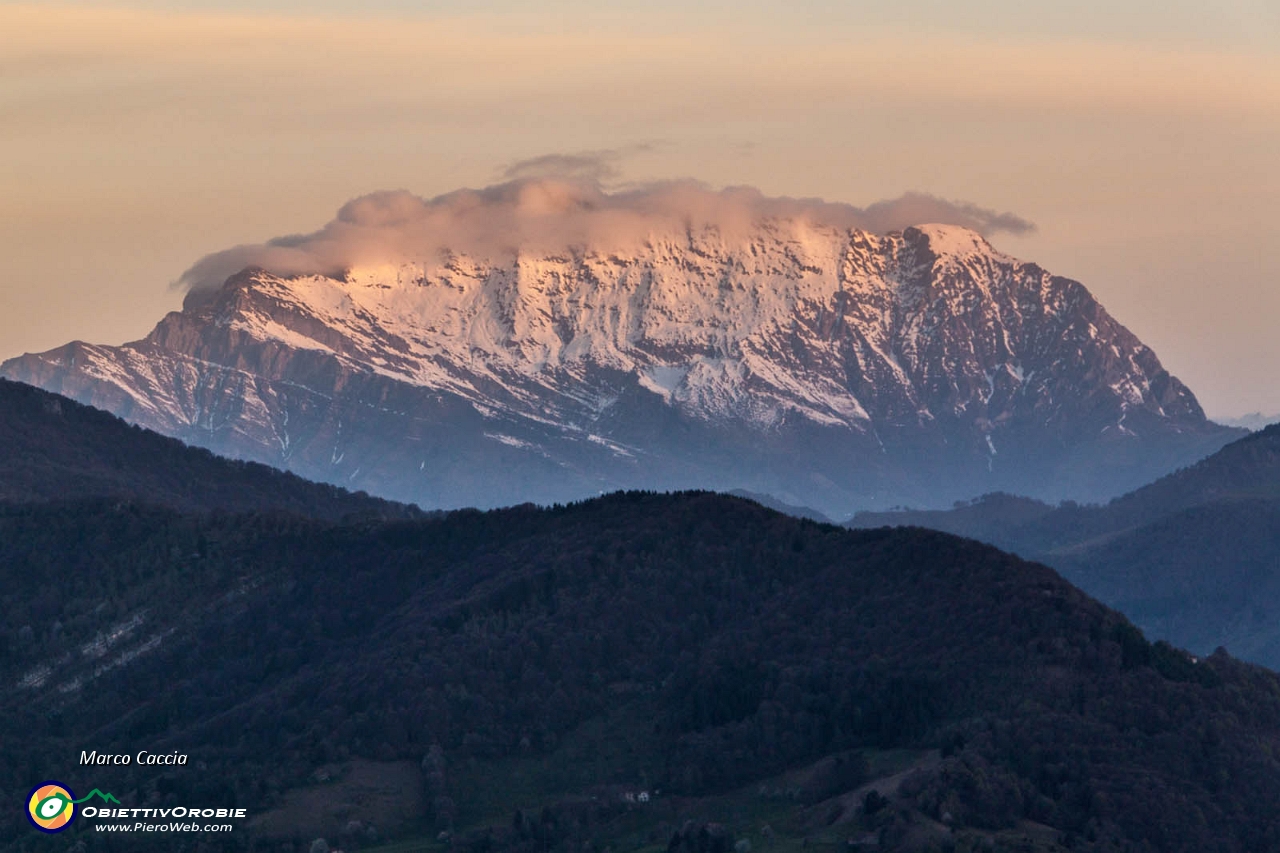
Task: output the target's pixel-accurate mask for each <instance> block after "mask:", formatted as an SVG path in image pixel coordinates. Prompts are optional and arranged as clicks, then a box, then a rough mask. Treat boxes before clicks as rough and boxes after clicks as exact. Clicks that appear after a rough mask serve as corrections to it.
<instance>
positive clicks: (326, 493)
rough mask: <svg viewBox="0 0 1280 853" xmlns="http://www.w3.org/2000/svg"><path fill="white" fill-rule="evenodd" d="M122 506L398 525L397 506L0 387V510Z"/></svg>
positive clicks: (1, 383) (16, 387)
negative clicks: (57, 504)
mask: <svg viewBox="0 0 1280 853" xmlns="http://www.w3.org/2000/svg"><path fill="white" fill-rule="evenodd" d="M91 496H93V497H104V496H111V497H126V498H134V499H137V500H141V501H145V502H148V503H154V504H159V505H163V506H169V507H173V508H176V509H180V510H215V509H216V510H227V511H232V512H249V511H261V510H267V509H275V510H280V511H287V512H293V513H297V514H301V515H307V516H313V517H316V518H326V519H331V520H338V519H341V518H343V517H344V516H347V515H351V514H359V515H377V516H384V517H399V518H403V517H407V516H409V515H412V514H416V511H415V510H411V509H410V508H408V507H405V506H403V505H400V504H394V503H390V502H388V501H383V500H379V499H376V498H371V497H369V496H367V495H365V494H362V493H361V494H353V493H351V492H347V491H344V490H343V489H339V488H336V487H334V486H329V485H321V484H317V483H310V482H308V481H306V480H303V479H302V478H300V477H297V476H294V475H292V474H285V473H283V472H281V471H277V470H275V469H273V468H269V467H267V466H266V465H259V464H257V463H247V462H235V461H232V460H228V459H221V458H219V457H217V456H214V455H213V454H212V453H210V452H209V451H207V450H202V449H199V448H193V447H188V446H187V445H185V444H183V443H182V442H180V441H177V440H175V439H171V438H165V437H164V436H161V435H157V434H156V433H153V432H150V431H148V430H144V429H141V428H139V427H134V426H129V425H128V424H126V423H125V422H124V421H122V420H120V419H119V418H117V417H115V416H114V415H110V414H107V413H106V412H101V411H98V410H97V409H92V408H89V407H88V406H82V405H80V404H79V403H76V402H73V401H71V400H68V399H67V398H65V397H60V396H58V395H56V394H50V393H48V392H46V391H41V390H39V389H37V388H33V387H31V386H29V385H23V384H20V383H17V382H9V381H7V380H3V379H0V501H9V502H23V501H47V500H67V499H72V498H84V497H91Z"/></svg>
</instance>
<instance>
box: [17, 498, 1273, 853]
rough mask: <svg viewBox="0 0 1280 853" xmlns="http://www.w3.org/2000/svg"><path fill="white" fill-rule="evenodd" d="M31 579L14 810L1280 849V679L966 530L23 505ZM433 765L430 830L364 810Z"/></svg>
mask: <svg viewBox="0 0 1280 853" xmlns="http://www.w3.org/2000/svg"><path fill="white" fill-rule="evenodd" d="M87 543H92V545H93V547H91V548H87V547H85V546H86V544H87ZM0 571H2V572H3V577H0V608H2V609H0V616H2V623H3V625H4V626H5V628H4V636H3V641H4V642H3V646H2V647H0V678H3V680H4V683H5V684H7V685H11V686H12V687H11V688H10V689H7V690H6V691H4V692H3V693H2V694H0V697H2V698H0V742H3V743H4V744H5V748H4V749H3V750H0V784H2V786H3V789H4V790H3V797H4V799H5V800H6V801H10V802H12V801H16V800H17V799H19V798H21V796H22V795H23V792H25V791H26V790H28V788H29V787H30V785H32V784H34V782H36V781H39V779H42V778H57V779H60V780H62V781H64V782H66V783H67V784H69V785H71V786H72V787H73V788H75V789H76V790H79V788H84V789H85V790H88V789H89V788H90V787H99V788H102V789H103V790H111V791H113V792H115V793H116V794H117V795H118V796H119V797H120V798H121V799H122V801H124V802H125V803H127V804H129V803H138V804H141V803H144V802H145V803H159V804H165V803H178V802H183V803H186V802H195V801H196V800H197V799H200V798H203V799H204V800H205V801H210V802H213V801H216V802H219V803H221V802H226V801H228V800H233V801H234V802H235V803H236V804H237V805H240V806H244V807H246V808H249V809H251V811H252V814H253V815H255V821H254V822H253V824H252V825H253V829H252V830H250V829H248V828H245V829H243V830H241V831H238V832H237V833H235V834H233V835H231V836H227V837H225V838H221V839H214V838H207V839H204V840H203V841H202V843H205V844H206V845H215V846H210V847H209V848H208V849H249V845H250V842H251V840H252V843H253V845H254V846H253V849H254V850H258V851H263V850H285V849H292V850H299V849H307V848H306V847H305V845H304V846H299V845H302V844H303V842H309V840H310V839H311V838H314V837H316V836H319V835H329V836H330V837H331V838H335V839H336V838H337V836H336V834H335V833H338V832H340V831H343V830H342V827H343V826H347V827H350V826H352V825H355V826H356V827H357V828H360V827H362V826H365V825H367V824H372V823H375V822H376V823H378V824H379V828H380V829H381V830H382V831H383V832H392V833H393V834H394V833H395V832H399V833H402V834H405V835H407V836H413V835H414V834H415V833H416V834H417V836H418V837H421V838H425V839H431V841H430V843H429V844H427V846H425V847H414V848H412V849H428V850H438V851H441V853H443V851H445V850H449V849H452V850H455V851H457V850H461V851H465V853H483V851H491V853H496V851H508V850H509V851H522V853H534V851H549V850H561V851H566V853H567V851H578V852H579V853H580V851H582V850H584V849H585V850H597V849H599V850H603V849H604V848H605V847H606V846H609V847H613V848H614V849H615V850H633V849H640V848H647V849H652V848H654V847H655V845H656V847H657V848H662V849H670V850H672V851H676V853H696V851H702V853H728V851H729V850H731V849H732V848H733V838H734V837H735V836H737V835H741V836H742V837H743V838H755V839H756V843H757V844H762V843H766V842H767V843H770V844H773V843H775V842H776V843H777V844H778V845H781V846H780V847H779V848H778V849H779V850H785V851H790V850H791V849H792V848H791V847H789V846H787V844H786V842H787V839H794V842H795V848H794V849H796V850H799V849H800V842H801V837H803V838H804V839H810V840H813V842H814V843H819V842H821V843H822V844H824V845H826V844H829V845H831V846H830V847H822V848H820V849H822V850H830V851H832V853H836V851H844V850H848V849H850V848H848V847H847V846H844V845H846V842H847V839H849V838H866V837H872V838H875V839H876V841H877V843H878V845H879V846H878V849H881V850H957V851H959V850H979V849H981V850H996V851H1001V850H1009V851H1012V850H1030V851H1049V850H1054V851H1063V850H1086V851H1107V853H1111V851H1122V850H1132V851H1162V853H1178V851H1188V853H1190V851H1195V852H1196V853H1202V851H1210V850H1212V851H1221V853H1234V851H1240V853H1244V851H1250V853H1252V851H1261V850H1276V849H1280V812H1278V811H1277V810H1276V809H1275V792H1276V791H1280V677H1277V676H1276V675H1275V674H1273V673H1270V672H1268V671H1266V670H1263V669H1260V668H1256V667H1252V666H1249V665H1246V664H1242V663H1239V662H1237V661H1235V660H1232V659H1231V658H1229V657H1227V656H1225V655H1215V656H1213V657H1211V658H1209V659H1206V660H1201V661H1197V660H1194V659H1192V658H1191V657H1190V656H1188V655H1186V654H1185V653H1182V652H1179V651H1177V650H1175V649H1173V648H1171V647H1169V646H1167V645H1162V644H1156V645H1152V644H1150V643H1148V642H1147V641H1146V640H1144V639H1143V637H1142V636H1141V634H1140V633H1139V632H1138V631H1137V630H1136V629H1134V628H1133V627H1132V626H1131V625H1130V624H1129V623H1128V622H1127V621H1126V620H1125V619H1124V618H1123V617H1121V616H1120V615H1119V614H1117V613H1115V612H1113V611H1111V610H1108V609H1107V608H1105V607H1104V606H1102V605H1100V604H1098V603H1097V602H1095V601H1093V600H1091V599H1089V598H1088V597H1087V596H1085V595H1084V594H1083V593H1081V592H1079V591H1078V590H1077V589H1075V588H1074V587H1072V586H1070V585H1069V584H1067V583H1066V582H1065V581H1063V580H1062V579H1061V578H1060V577H1058V576H1057V575H1056V574H1055V573H1054V572H1053V571H1052V570H1050V569H1048V568H1046V567H1044V566H1040V565H1035V564H1030V563H1026V562H1023V561H1021V560H1018V559H1017V558H1014V557H1011V556H1009V555H1007V554H1004V553H1001V552H999V551H996V550H995V549H993V548H990V547H988V546H984V545H981V544H978V543H976V542H973V541H968V540H962V539H958V538H955V537H952V536H948V535H944V534H940V533H934V532H928V531H923V530H918V529H904V530H873V531H851V530H847V529H843V528H839V527H835V526H831V525H823V524H818V523H814V522H810V521H804V520H798V519H794V518H789V517H786V516H783V515H780V514H778V513H775V512H773V511H770V510H768V509H765V508H763V507H761V506H759V505H757V504H753V503H751V502H748V501H745V500H741V499H736V498H731V497H725V496H717V495H711V494H705V493H685V494H677V495H654V494H647V493H628V494H616V495H612V496H608V497H605V498H601V499H597V500H593V501H589V502H585V503H581V504H575V505H571V506H567V507H558V508H553V509H545V510H540V509H536V508H533V507H527V506H526V507H516V508H512V509H507V510H500V511H493V512H488V513H480V512H476V511H462V512H457V513H453V514H450V515H449V516H447V517H446V518H443V519H436V520H422V521H408V522H397V523H390V524H372V525H371V524H367V523H366V524H364V525H361V526H350V525H348V526H330V525H325V524H321V523H318V522H313V521H304V520H301V519H289V518H287V517H281V516H273V517H270V518H266V517H259V518H241V519H233V518H230V517H227V516H182V515H179V514H175V513H172V512H169V511H166V510H162V509H158V508H154V507H142V506H135V505H128V504H121V503H120V502H118V501H113V502H105V501H104V502H97V503H87V504H86V503H81V504H76V505H65V504H50V505H41V506H32V507H26V508H22V507H9V508H7V509H6V508H0ZM50 579H57V580H58V583H57V584H56V585H53V584H51V583H50V582H49V581H50ZM55 593H56V594H55ZM99 646H101V649H100V651H101V653H100V654H99V653H98V651H97V650H98V649H99ZM84 649H91V650H95V651H94V653H93V654H89V653H87V652H84V651H83V650H84ZM85 748H95V749H97V750H99V751H105V752H128V753H132V752H135V751H136V750H138V749H143V748H145V749H148V750H151V751H152V752H167V751H170V750H178V751H181V752H184V753H188V754H190V756H191V761H192V766H191V767H189V768H167V769H166V772H164V773H156V772H147V771H146V769H145V768H144V769H139V768H109V767H93V768H81V767H79V766H77V763H76V757H77V756H78V755H79V752H80V750H82V749H85ZM904 757H905V759H904ZM900 760H906V761H907V762H910V763H911V766H912V767H914V770H912V771H911V772H910V773H907V774H906V775H904V776H902V777H901V778H898V777H893V778H892V779H891V780H889V781H880V782H877V781H876V779H879V778H881V777H883V776H884V775H885V774H886V773H887V772H888V770H886V767H887V765H886V764H885V763H884V762H886V761H900ZM397 762H411V764H398V763H397ZM419 766H420V767H421V773H420V775H419V776H417V778H419V779H420V784H421V786H422V788H423V790H424V792H425V793H424V794H423V795H422V798H421V801H420V806H407V807H406V808H410V810H411V811H412V814H411V815H410V816H409V817H407V818H405V820H404V821H403V822H402V824H401V825H400V826H399V828H396V829H390V830H389V829H388V826H389V824H388V820H389V819H387V818H385V817H378V818H375V817H372V816H370V815H369V814H368V813H366V810H368V809H372V808H374V806H372V805H370V804H369V801H368V800H367V798H366V800H360V799H359V798H358V797H356V796H355V795H349V794H347V793H344V792H346V791H347V790H348V789H345V788H343V787H342V786H343V785H344V784H347V783H346V782H344V781H343V779H344V778H346V777H343V776H342V774H343V773H348V774H354V776H353V777H352V778H357V779H366V778H372V777H371V776H370V774H376V773H379V772H384V773H387V774H391V773H393V769H394V768H397V767H411V768H413V773H415V774H418V773H419V771H418V770H417V768H418V767H419ZM379 768H381V769H379ZM396 772H398V771H396ZM32 774H37V776H38V777H39V778H34V779H33V778H32ZM41 774H43V775H41ZM360 774H365V775H364V776H361V775H360ZM387 778H391V777H390V776H388V777H387ZM395 778H397V779H401V777H395ZM864 783H870V784H873V785H878V786H879V787H878V788H875V789H874V790H875V792H876V793H875V796H874V797H873V796H871V794H870V793H869V792H868V790H867V789H864V788H860V787H859V786H861V785H863V784H864ZM362 784H363V783H362ZM406 784H407V783H405V782H404V781H403V780H402V779H401V781H399V782H396V783H395V784H391V783H385V782H384V783H382V788H381V789H385V790H404V789H405V788H406ZM77 786H79V787H77ZM326 786H328V787H326ZM375 787H376V786H375ZM641 787H644V788H645V789H646V790H652V791H654V792H655V793H654V796H655V797H658V798H659V799H658V800H657V801H656V802H657V803H658V805H655V806H654V807H653V808H652V809H651V810H648V811H645V810H643V809H640V810H637V809H638V808H639V807H638V806H633V805H626V806H623V805H619V804H618V801H617V800H616V799H613V798H611V797H613V795H612V794H610V793H609V792H610V791H617V790H621V789H623V788H626V789H629V790H633V791H634V790H637V789H639V788H641ZM381 789H380V790H381ZM361 790H364V789H361ZM326 791H332V792H335V793H333V794H331V795H326V794H325V793H324V792H326ZM317 792H319V793H317ZM325 796H328V797H329V799H328V800H325V799H324V797H325ZM307 798H311V799H307ZM415 802H417V801H415ZM362 803H363V805H362ZM339 806H340V807H341V811H338V809H339ZM413 809H417V810H416V811H413ZM513 812H514V814H515V817H514V819H513V817H512V815H513ZM337 814H340V815H341V816H340V817H335V816H334V815H337ZM686 820H688V821H694V822H693V823H686ZM0 821H3V823H2V824H0V845H3V846H4V847H5V849H17V850H20V851H30V850H53V849H67V841H68V839H67V838H65V837H63V838H58V839H55V840H54V841H49V840H48V839H46V838H45V837H43V836H40V835H39V834H38V833H34V832H30V831H28V829H27V827H26V826H25V824H23V823H22V822H21V815H20V813H17V812H14V811H13V810H11V811H10V812H7V813H5V814H4V816H3V817H0ZM765 823H768V824H770V828H768V832H767V834H762V833H765V829H762V828H761V827H762V825H763V824H765ZM334 827H337V828H334ZM698 827H702V828H701V829H698ZM362 831H363V830H362ZM441 831H445V832H450V831H451V832H453V835H452V836H444V838H445V839H448V840H447V841H446V840H441V841H439V842H437V841H435V840H434V839H436V838H437V833H439V832H441ZM77 832H78V834H76V835H73V836H72V839H71V840H73V841H77V842H78V841H84V842H85V845H86V848H87V850H89V851H90V853H92V851H96V850H106V849H107V848H106V847H105V846H103V845H104V844H105V843H106V841H105V839H106V836H103V835H102V834H96V833H94V832H92V831H90V830H89V829H87V828H84V827H81V828H80V829H78V830H77ZM726 833H728V839H729V840H728V842H727V846H724V844H723V843H722V842H724V839H725V837H726ZM364 838H365V836H363V835H361V836H360V837H359V838H356V839H355V840H354V841H353V840H352V839H351V838H348V841H347V842H344V849H346V847H347V845H350V846H352V847H354V846H356V843H357V842H360V841H361V839H364ZM132 840H134V839H131V841H132ZM55 842H56V843H55ZM137 843H138V844H139V845H141V844H143V841H142V840H137ZM151 843H153V845H154V846H155V848H156V849H176V845H177V844H179V843H183V842H181V841H180V840H178V839H164V838H154V839H152V840H151ZM369 843H372V842H369ZM805 843H806V845H808V844H809V842H808V841H806V842H805ZM165 845H170V846H169V847H166V846H165ZM216 845H223V846H222V847H218V846H216ZM112 849H114V848H112ZM129 849H144V848H143V847H142V846H137V847H130V848H129ZM396 849H409V848H408V847H404V848H396Z"/></svg>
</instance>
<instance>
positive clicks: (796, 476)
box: [0, 219, 1235, 516]
mask: <svg viewBox="0 0 1280 853" xmlns="http://www.w3.org/2000/svg"><path fill="white" fill-rule="evenodd" d="M0 373H2V374H3V375H4V376H5V377H7V378H11V379H16V380H20V381H23V382H29V383H31V384H35V385H39V386H41V387H44V388H46V389H49V390H53V391H57V392H59V393H63V394H66V395H68V396H70V397H72V398H74V399H77V400H80V401H82V402H86V403H89V404H91V405H94V406H98V407H100V408H104V409H107V410H110V411H112V412H115V413H117V414H119V415H121V416H123V417H125V418H127V419H129V420H131V421H134V422H136V423H139V424H142V425H144V426H147V427H150V428H152V429H155V430H157V431H159V432H162V433H166V434H169V435H173V436H177V437H179V438H182V439H184V440H186V441H188V442H191V443H193V444H198V445H202V446H205V447H209V448H210V449H213V450H215V451H217V452H219V453H224V454H227V455H231V456H236V457H244V458H251V459H256V460H260V461H264V462H269V463H271V464H274V465H278V466H280V467H284V468H288V469H291V470H293V471H295V472H297V473H300V474H302V475H304V476H307V477H311V478H314V479H318V480H324V481H329V482H335V483H339V484H342V485H344V486H348V487H353V488H361V489H366V490H368V491H370V492H374V493H377V494H381V495H386V496H389V497H394V498H398V499H405V500H413V501H417V502H419V503H421V504H422V505H424V506H458V505H466V504H479V505H495V504H508V503H518V502H521V501H526V500H533V501H553V500H566V499H572V498H577V497H584V496H587V495H590V494H594V493H596V492H599V491H604V490H610V489H615V488H620V487H648V488H676V487H693V486H697V487H711V488H723V489H733V488H744V489H749V490H752V491H758V492H765V493H769V494H773V495H776V496H778V497H780V498H782V499H784V500H788V501H791V502H794V503H800V504H807V505H810V506H814V507H817V508H819V509H821V510H823V511H824V512H827V513H828V514H830V515H836V516H840V515H846V514H848V513H849V512H851V511H853V510H854V509H858V508H868V507H882V506H888V505H892V504H900V503H910V504H914V505H917V506H919V505H939V504H946V503H949V502H950V501H952V500H955V499H957V498H961V497H970V496H972V495H974V494H978V493H982V492H987V491H992V490H995V489H1003V490H1009V491H1017V492H1023V493H1028V494H1032V495H1036V496H1039V497H1045V498H1051V499H1059V498H1065V497H1070V498H1076V499H1092V498H1098V497H1102V496H1106V495H1110V494H1116V493H1120V492H1122V491H1125V490H1126V489H1129V488H1132V487H1134V486H1137V485H1139V484H1141V483H1143V482H1145V481H1147V480H1150V479H1153V478H1154V477H1155V476H1158V475H1159V474H1162V473H1165V472H1166V471H1168V470H1171V469H1172V468H1174V467H1177V466H1178V465H1182V464H1186V463H1188V462H1190V461H1193V460H1194V459H1197V458H1199V457H1201V456H1204V455H1206V454H1207V453H1209V452H1212V451H1213V450H1214V449H1216V448H1217V447H1218V446H1220V445H1222V444H1223V443H1225V442H1226V441H1227V440H1229V439H1230V438H1232V437H1234V435H1235V433H1234V432H1232V431H1229V430H1225V429H1223V428H1221V427H1217V426H1216V425H1213V424H1211V423H1209V422H1208V421H1207V420H1206V419H1205V417H1204V414H1203V412H1202V411H1201V409H1200V406H1199V405H1198V404H1197V402H1196V400H1195V397H1194V396H1193V395H1192V393H1191V392H1190V391H1189V390H1188V389H1187V388H1186V387H1185V386H1183V385H1182V383H1180V382H1179V381H1178V380H1177V379H1176V378H1174V377H1172V376H1171V375H1169V373H1168V372H1167V371H1165V370H1164V369H1163V368H1162V367H1161V365H1160V362H1159V360H1158V359H1157V358H1156V356H1155V354H1154V353H1153V352H1152V351H1151V350H1150V349H1148V348H1147V347H1146V346H1144V345H1143V344H1142V343H1141V342H1140V341H1139V340H1137V338H1135V337H1134V336H1133V334H1131V333H1130V332H1129V331H1128V330H1127V329H1125V328H1124V327H1123V326H1122V325H1120V324H1119V323H1118V322H1116V321H1115V320H1114V319H1113V318H1112V317H1111V316H1110V315H1108V314H1107V312H1106V311H1105V310H1104V309H1103V308H1102V306H1101V305H1100V304H1098V302H1097V301H1096V300H1095V299H1094V298H1093V297H1092V296H1091V295H1090V294H1089V292H1088V291H1087V290H1086V289H1085V288H1084V287H1083V286H1082V285H1080V284H1079V283H1077V282H1074V281H1070V280H1067V279H1063V278H1060V277H1056V276H1053V275H1050V274H1049V273H1047V272H1046V271H1044V270H1042V269H1041V268H1039V267H1038V266H1036V265H1034V264H1029V263H1023V262H1021V261H1018V260H1015V259H1014V258H1011V257H1008V256H1006V255H1003V254H1001V253H999V252H997V251H995V250H994V249H993V248H992V247H991V246H990V245H989V244H988V243H987V242H986V241H985V240H984V239H983V238H982V237H980V236H979V235H977V234H976V233H974V232H971V231H967V230H964V229H961V228H957V227H951V226H921V227H915V228H908V229H906V230H905V231H902V232H898V233H891V234H888V235H885V236H877V235H874V234H870V233H866V232H862V231H858V230H848V229H838V228H825V227H822V226H817V225H813V224H807V223H803V222H798V221H789V220H785V219H772V220H766V221H763V222H761V223H759V224H757V225H756V226H755V227H754V228H753V229H751V230H750V231H749V232H748V233H747V234H746V235H745V236H743V235H737V236H735V237H733V238H728V237H725V236H723V235H722V234H721V233H720V232H719V231H718V230H717V229H715V228H711V227H708V228H701V229H694V228H690V229H689V230H688V231H687V232H686V233H685V234H683V235H679V236H668V237H657V236H655V237H653V238H651V239H649V240H648V241H646V242H644V243H643V245H642V247H641V248H638V249H634V250H629V251H627V252H615V251H605V250H600V251H593V250H591V249H590V248H584V249H578V250H573V251H565V252H560V253H541V254H527V253H524V254H519V255H517V256H515V258H514V260H506V261H500V262H493V261H486V260H484V259H482V258H480V257H473V256H467V255H451V256H448V257H447V258H446V259H445V260H443V261H440V262H438V263H431V264H407V263H402V264H398V265H394V266H381V267H379V266H366V267H357V268H353V269H350V270H347V271H346V272H345V273H342V274H335V275H333V276H322V275H305V276H293V277H282V276H278V275H273V274H270V273H267V272H264V271H262V270H254V269H248V270H245V271H243V272H241V273H239V274H237V275H235V276H232V277H231V278H230V279H229V280H227V282H226V284H225V285H224V286H223V287H222V289H221V290H220V291H218V292H216V293H215V294H212V295H210V296H208V297H206V298H204V299H201V300H198V301H193V302H192V303H191V304H189V305H188V307H187V308H186V309H184V311H182V312H179V313H173V314H170V315H169V316H167V317H165V318H164V320H162V321H161V322H160V324H159V325H158V326H157V327H156V329H155V330H154V331H153V332H152V333H151V334H150V335H149V336H148V337H147V338H145V339H144V340H141V341H137V342H135V343H131V344H126V345H124V346H121V347H103V346H94V345H90V344H84V343H79V342H77V343H72V344H68V345H67V346H64V347H62V348H60V349H57V350H53V351H50V352H47V353H42V354H39V355H26V356H22V357H20V358H16V359H13V360H11V361H9V362H6V363H5V364H4V365H3V367H2V368H0Z"/></svg>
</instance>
